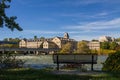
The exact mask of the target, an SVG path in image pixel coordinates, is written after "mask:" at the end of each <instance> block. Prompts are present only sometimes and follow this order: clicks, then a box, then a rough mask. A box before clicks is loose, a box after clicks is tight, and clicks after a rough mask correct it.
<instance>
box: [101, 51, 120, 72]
mask: <svg viewBox="0 0 120 80" xmlns="http://www.w3.org/2000/svg"><path fill="white" fill-rule="evenodd" d="M102 69H103V71H115V72H116V71H118V72H120V51H117V52H116V53H114V54H110V55H109V56H108V58H107V60H106V61H105V63H104V64H103V68H102Z"/></svg>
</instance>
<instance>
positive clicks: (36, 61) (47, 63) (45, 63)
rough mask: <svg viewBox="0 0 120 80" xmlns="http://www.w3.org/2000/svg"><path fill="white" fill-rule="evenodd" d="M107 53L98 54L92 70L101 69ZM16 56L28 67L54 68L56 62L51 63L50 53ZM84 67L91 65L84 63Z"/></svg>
mask: <svg viewBox="0 0 120 80" xmlns="http://www.w3.org/2000/svg"><path fill="white" fill-rule="evenodd" d="M107 57H108V56H107V55H99V56H98V60H97V64H94V66H93V68H94V70H101V69H102V66H103V65H102V63H103V62H105V60H106V59H107ZM17 58H19V59H22V60H24V61H25V64H24V67H30V68H37V69H41V68H47V67H49V68H56V64H54V63H53V59H52V55H37V56H35V55H34V56H33V55H21V56H17ZM84 67H86V68H87V70H90V69H91V65H84Z"/></svg>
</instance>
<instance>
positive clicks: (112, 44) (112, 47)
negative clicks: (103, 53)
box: [110, 42, 118, 50]
mask: <svg viewBox="0 0 120 80" xmlns="http://www.w3.org/2000/svg"><path fill="white" fill-rule="evenodd" d="M117 46H118V44H117V43H116V42H111V43H110V49H111V50H115V49H116V48H117Z"/></svg>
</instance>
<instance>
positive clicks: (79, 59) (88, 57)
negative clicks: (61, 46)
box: [53, 54, 97, 71]
mask: <svg viewBox="0 0 120 80" xmlns="http://www.w3.org/2000/svg"><path fill="white" fill-rule="evenodd" d="M53 62H54V63H56V64H57V70H59V64H91V70H92V71H93V64H97V55H96V54H53Z"/></svg>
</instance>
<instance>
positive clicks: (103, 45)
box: [100, 42, 110, 49]
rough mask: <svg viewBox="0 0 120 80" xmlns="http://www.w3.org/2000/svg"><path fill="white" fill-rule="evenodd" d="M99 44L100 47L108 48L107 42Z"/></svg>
mask: <svg viewBox="0 0 120 80" xmlns="http://www.w3.org/2000/svg"><path fill="white" fill-rule="evenodd" d="M100 46H101V49H109V48H110V45H109V42H102V43H101V45H100Z"/></svg>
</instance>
